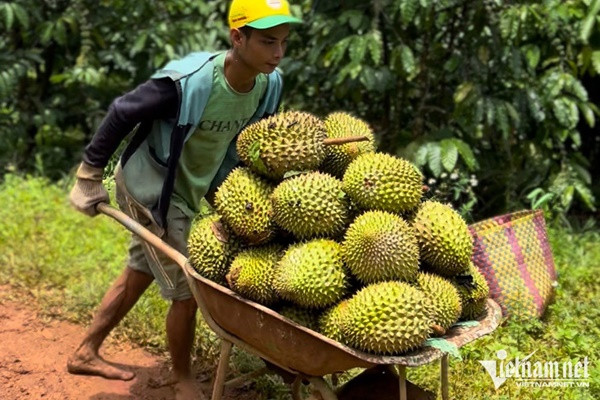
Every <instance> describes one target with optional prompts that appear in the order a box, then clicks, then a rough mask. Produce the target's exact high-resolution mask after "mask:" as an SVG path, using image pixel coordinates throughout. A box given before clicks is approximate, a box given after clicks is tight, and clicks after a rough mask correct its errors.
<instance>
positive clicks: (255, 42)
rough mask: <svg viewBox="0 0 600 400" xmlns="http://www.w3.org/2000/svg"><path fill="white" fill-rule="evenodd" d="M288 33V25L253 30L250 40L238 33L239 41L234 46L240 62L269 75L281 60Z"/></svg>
mask: <svg viewBox="0 0 600 400" xmlns="http://www.w3.org/2000/svg"><path fill="white" fill-rule="evenodd" d="M238 32H239V31H238ZM289 33H290V27H289V25H288V24H282V25H278V26H275V27H273V28H269V29H255V30H253V31H252V34H251V35H250V38H248V37H246V36H244V34H243V33H241V32H240V33H239V35H240V39H239V41H237V40H234V46H235V47H236V49H237V51H238V54H239V56H240V57H241V59H242V61H244V62H245V63H246V64H247V65H248V66H249V67H250V68H252V69H254V70H256V71H258V72H262V73H265V74H269V73H271V72H273V70H275V68H276V67H277V65H279V63H280V62H281V60H282V59H283V56H284V54H285V49H286V47H287V39H288V35H289ZM236 42H237V43H236Z"/></svg>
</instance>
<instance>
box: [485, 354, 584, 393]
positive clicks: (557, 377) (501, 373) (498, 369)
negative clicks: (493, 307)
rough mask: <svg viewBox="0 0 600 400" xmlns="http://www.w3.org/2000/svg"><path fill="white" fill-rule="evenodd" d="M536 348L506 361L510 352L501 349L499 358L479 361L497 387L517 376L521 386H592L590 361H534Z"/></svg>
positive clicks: (515, 378) (516, 380) (518, 384)
mask: <svg viewBox="0 0 600 400" xmlns="http://www.w3.org/2000/svg"><path fill="white" fill-rule="evenodd" d="M534 354H535V351H534V352H533V353H531V354H529V355H527V356H526V357H524V358H523V359H520V358H519V357H517V358H515V359H514V360H512V361H506V358H507V356H508V353H507V352H506V350H499V351H498V352H497V353H496V356H497V357H498V360H499V361H497V360H484V361H479V363H480V364H481V365H483V367H484V368H485V370H486V371H487V373H488V374H490V376H491V377H492V381H493V382H494V387H495V388H496V389H498V388H499V387H500V386H502V385H503V384H504V383H505V382H506V381H507V380H508V379H514V380H515V383H516V384H517V386H521V387H574V386H576V387H589V386H590V379H589V378H590V375H589V372H588V370H589V368H588V367H589V360H588V358H587V357H585V358H584V359H583V361H580V360H578V361H577V362H573V361H566V362H558V361H535V362H533V361H531V357H532V356H533V355H534Z"/></svg>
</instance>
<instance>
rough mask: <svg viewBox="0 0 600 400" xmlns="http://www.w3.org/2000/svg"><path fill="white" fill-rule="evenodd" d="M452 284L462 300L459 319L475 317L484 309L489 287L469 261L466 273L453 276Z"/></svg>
mask: <svg viewBox="0 0 600 400" xmlns="http://www.w3.org/2000/svg"><path fill="white" fill-rule="evenodd" d="M453 283H454V286H455V287H456V289H457V290H458V294H459V295H460V298H461V302H462V313H461V316H460V319H461V320H474V319H477V318H479V317H480V316H481V314H483V312H484V311H485V304H486V301H487V298H488V296H489V294H490V288H489V286H488V284H487V281H486V280H485V277H484V276H483V275H482V274H481V272H479V270H478V269H477V267H475V266H474V265H473V264H472V263H469V268H468V271H467V273H465V274H461V275H459V276H456V277H454V279H453Z"/></svg>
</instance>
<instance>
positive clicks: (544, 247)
mask: <svg viewBox="0 0 600 400" xmlns="http://www.w3.org/2000/svg"><path fill="white" fill-rule="evenodd" d="M469 230H470V232H471V235H472V236H473V244H474V251H473V258H472V260H473V263H474V264H475V265H476V266H477V267H478V268H479V270H480V271H481V273H482V274H483V275H484V276H485V278H486V280H487V282H488V285H489V287H490V297H492V298H493V299H494V300H496V302H497V303H498V304H499V305H500V307H501V308H502V313H503V314H504V315H505V316H516V315H518V316H519V317H524V318H526V317H540V316H541V315H542V314H543V313H544V311H545V309H546V307H547V306H548V304H549V303H550V302H551V301H552V299H553V296H554V288H555V286H556V267H555V265H554V259H553V257H552V250H551V249H550V244H549V243H548V235H547V232H546V223H545V221H544V215H543V213H542V211H540V210H537V211H532V210H523V211H518V212H514V213H511V214H506V215H501V216H497V217H494V218H490V219H486V220H484V221H481V222H477V223H475V224H473V225H470V226H469Z"/></svg>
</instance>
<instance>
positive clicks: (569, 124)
mask: <svg viewBox="0 0 600 400" xmlns="http://www.w3.org/2000/svg"><path fill="white" fill-rule="evenodd" d="M552 111H553V112H554V116H555V117H556V119H557V120H558V122H560V124H561V125H562V126H564V127H565V128H568V129H573V128H575V127H576V126H577V123H578V122H579V111H578V109H577V104H575V102H574V101H572V100H571V99H569V98H566V97H561V98H558V99H556V100H554V101H553V102H552Z"/></svg>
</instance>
